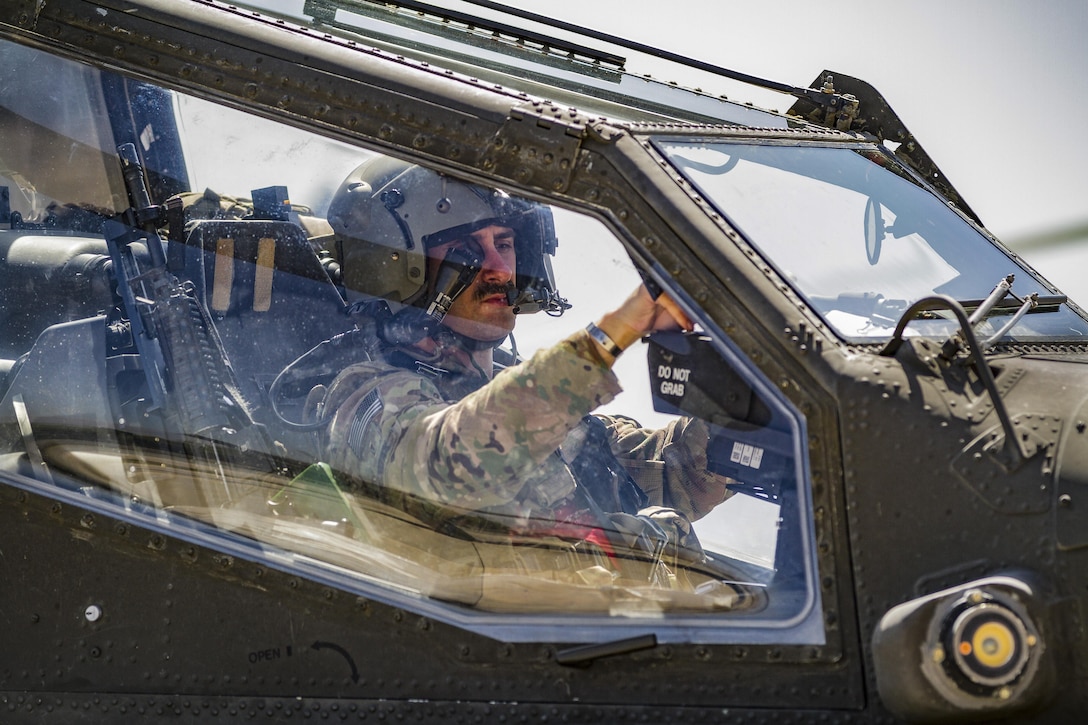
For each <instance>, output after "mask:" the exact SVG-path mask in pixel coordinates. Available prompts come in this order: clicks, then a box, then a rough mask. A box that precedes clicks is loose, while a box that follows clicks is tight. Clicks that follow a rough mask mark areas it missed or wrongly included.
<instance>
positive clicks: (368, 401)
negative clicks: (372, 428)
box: [348, 388, 382, 458]
mask: <svg viewBox="0 0 1088 725" xmlns="http://www.w3.org/2000/svg"><path fill="white" fill-rule="evenodd" d="M381 411H382V396H381V395H379V394H378V389H377V388H375V389H374V390H371V391H370V392H369V393H367V396H366V397H365V398H363V400H362V402H361V403H359V406H358V407H357V408H356V409H355V418H354V419H352V421H351V425H350V426H349V427H348V447H349V448H351V452H352V453H354V454H355V456H356V457H357V458H362V457H363V442H364V441H365V440H366V429H367V426H369V425H370V424H371V423H372V422H373V421H374V418H375V416H377V415H378V413H380V412H381Z"/></svg>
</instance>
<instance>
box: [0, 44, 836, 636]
mask: <svg viewBox="0 0 1088 725" xmlns="http://www.w3.org/2000/svg"><path fill="white" fill-rule="evenodd" d="M0 57H2V58H3V61H4V62H3V63H2V64H0V65H2V66H3V70H0V74H3V75H5V78H6V76H8V75H10V76H11V78H10V79H7V80H10V81H11V82H10V83H8V82H7V81H5V83H4V84H0V88H3V89H5V90H7V89H13V90H18V87H19V83H18V82H17V78H20V77H26V76H25V74H24V75H20V74H19V72H18V69H19V68H25V67H27V66H28V65H30V64H39V66H38V67H41V65H42V64H50V65H52V66H56V67H55V68H53V71H55V73H54V77H56V78H58V79H66V80H65V81H64V83H65V84H66V87H67V88H68V89H69V90H73V89H78V90H80V94H79V95H78V96H76V97H78V98H81V99H82V105H80V104H77V103H75V102H74V101H73V96H74V95H75V94H72V93H69V94H64V95H62V96H57V97H56V98H57V99H59V98H61V97H63V99H64V112H63V113H59V112H57V108H55V106H57V103H58V102H59V101H57V100H56V99H52V98H50V97H43V96H41V95H40V94H22V93H17V92H13V93H11V94H7V93H5V94H4V95H2V96H0V128H2V129H3V134H4V137H5V138H7V139H21V140H25V141H26V143H20V144H12V145H10V146H11V147H12V148H14V147H17V148H18V152H17V153H16V152H15V151H7V150H5V152H4V156H5V158H3V159H2V161H3V167H2V168H0V177H2V185H3V187H4V188H5V189H6V194H5V196H4V198H3V208H2V209H0V211H2V212H3V214H2V216H0V223H2V228H0V252H2V253H0V257H2V261H3V264H2V268H0V274H2V275H3V279H4V284H3V285H2V287H0V294H2V295H3V296H4V299H3V305H2V312H0V357H2V358H3V360H4V363H3V365H2V366H0V370H2V372H3V379H2V382H0V398H2V399H0V429H2V432H3V438H2V450H0V461H2V463H0V465H2V467H3V469H4V471H5V476H7V477H8V478H12V479H14V480H17V481H19V482H20V485H25V486H27V487H30V488H34V489H40V488H48V489H49V490H50V491H51V495H55V496H60V497H62V498H64V497H67V498H69V499H75V500H80V501H83V502H88V501H89V502H90V503H84V504H83V505H93V506H96V507H98V508H100V509H101V510H103V511H104V512H107V513H109V514H110V515H116V516H119V517H121V518H126V517H128V518H131V519H133V520H138V521H139V522H140V524H141V525H143V526H149V527H152V528H158V529H161V530H163V531H167V532H169V533H170V534H171V535H174V536H180V537H182V538H188V539H190V540H193V541H199V542H202V543H207V542H213V543H214V545H215V546H219V547H226V548H227V549H229V550H231V551H233V552H235V554H236V555H238V556H241V557H243V558H248V559H252V560H254V561H259V562H262V563H264V564H267V565H269V566H274V567H277V568H281V569H286V570H289V571H292V572H297V573H300V574H302V575H304V576H307V577H311V578H316V579H318V580H321V581H328V582H332V583H334V584H335V585H336V586H339V587H343V588H346V589H348V590H350V591H354V592H356V593H358V594H359V595H361V596H363V595H365V596H368V597H375V598H378V599H382V600H385V601H390V602H394V603H397V604H398V605H403V606H409V607H411V608H413V609H414V610H417V611H420V612H423V613H425V614H426V615H427V616H431V617H434V618H437V619H442V620H446V621H452V622H455V623H457V624H458V625H459V626H464V627H466V628H469V629H474V630H477V631H482V632H486V633H488V634H493V635H495V636H502V637H507V638H512V639H526V638H533V639H545V640H546V639H562V638H569V637H570V636H571V634H572V632H582V634H581V635H579V636H582V637H589V638H600V637H602V636H607V637H608V638H611V639H618V638H622V637H625V636H628V635H631V634H637V633H639V632H641V631H644V630H645V627H646V626H647V623H650V622H653V626H654V630H655V632H656V636H657V638H658V639H659V640H661V641H667V640H669V639H670V638H673V639H678V640H684V641H704V640H705V641H738V642H749V641H757V642H758V641H765V642H792V643H810V642H811V643H815V642H819V641H821V640H822V638H823V624H822V616H821V604H820V592H819V587H818V586H817V585H816V577H815V567H814V553H813V548H814V542H813V523H812V517H813V512H812V506H811V503H810V501H809V493H808V488H807V485H806V476H807V473H806V456H805V452H804V448H805V444H804V441H805V429H804V420H803V417H802V416H801V415H800V414H799V413H798V412H797V411H796V410H795V409H794V408H793V406H792V405H790V404H789V403H788V402H786V401H785V399H784V398H783V397H782V396H781V395H780V394H779V393H778V392H777V391H776V390H775V389H774V386H773V385H771V384H770V383H769V382H768V381H767V380H765V379H764V378H763V377H762V375H761V374H760V373H759V372H758V370H757V368H756V367H755V366H754V365H752V364H751V363H750V362H749V361H747V360H745V358H744V356H743V355H742V354H741V353H740V352H739V351H738V350H737V348H736V347H735V346H734V345H733V344H732V343H731V341H730V340H729V339H728V337H727V336H725V335H723V334H722V333H721V332H720V331H719V330H717V329H716V328H714V326H713V325H711V324H710V323H709V322H707V321H705V319H704V318H702V317H701V316H700V313H699V311H698V308H697V307H692V308H691V309H690V313H691V314H693V315H694V316H695V318H696V319H697V322H698V326H697V329H696V331H695V332H694V333H690V334H660V335H654V336H651V337H650V338H649V339H648V341H647V342H646V343H645V344H637V345H635V346H634V347H633V348H632V349H631V350H630V351H629V352H628V353H627V354H625V355H624V356H623V358H622V359H621V360H620V361H619V362H618V363H617V367H616V368H615V372H616V374H617V376H618V378H619V379H620V381H621V384H622V385H623V387H624V388H625V389H626V392H625V393H623V394H622V395H620V396H618V398H617V400H616V401H615V402H614V403H611V404H609V405H607V406H605V407H603V408H601V409H599V410H597V411H595V412H596V413H599V414H601V415H604V416H620V415H622V416H623V419H624V420H632V421H637V425H638V426H639V427H640V428H641V427H645V428H647V429H657V428H660V427H662V426H666V425H669V424H670V422H672V421H677V420H692V421H697V422H698V424H697V426H696V427H697V430H698V431H699V432H700V435H701V440H700V443H699V446H697V447H696V448H692V449H690V450H689V449H687V448H684V449H683V450H681V449H680V448H677V449H676V450H674V451H672V452H671V453H668V454H667V455H670V456H672V455H675V456H688V457H690V456H696V458H697V459H698V460H697V464H698V466H699V467H700V468H701V470H704V471H707V472H709V473H710V474H711V475H713V476H715V477H717V478H716V480H718V481H719V483H720V486H721V488H720V490H719V491H718V492H717V493H715V496H716V499H717V500H718V501H720V503H718V504H717V505H716V506H714V507H713V510H708V511H704V510H699V511H697V512H694V513H692V515H691V517H690V518H692V519H694V523H693V527H694V531H695V533H696V534H697V540H698V546H695V547H687V548H684V547H675V546H673V547H669V546H667V537H662V536H661V535H660V532H658V531H657V530H656V529H655V528H654V526H651V525H649V524H645V523H641V524H635V525H632V524H631V522H630V521H629V520H626V519H625V522H626V523H625V524H624V525H616V526H615V527H614V528H612V527H610V525H608V524H606V523H602V522H600V521H598V522H595V523H594V524H593V525H592V526H589V527H588V528H589V529H596V530H598V531H602V532H603V533H601V534H600V535H599V536H598V537H597V538H596V539H595V538H594V536H592V535H590V536H587V534H586V532H587V528H586V527H585V526H582V527H574V528H568V529H564V528H563V527H558V528H557V527H551V528H550V529H549V530H547V531H543V533H542V528H541V527H539V526H538V527H536V528H535V529H533V527H528V528H525V527H521V528H519V527H517V526H514V525H512V524H511V523H510V521H509V520H508V519H505V518H502V517H498V516H496V515H488V513H487V512H478V511H477V512H465V511H460V512H458V515H457V516H455V517H451V516H440V517H438V518H439V519H440V520H441V525H435V522H434V520H433V519H428V517H427V512H433V510H434V508H435V506H436V505H437V503H436V502H435V501H430V500H423V499H418V500H413V501H411V502H410V504H409V505H405V504H404V501H405V498H404V497H400V498H397V499H396V500H390V498H389V497H388V496H386V495H385V494H384V492H383V491H382V490H381V487H380V486H377V485H376V482H374V481H366V480H357V478H356V477H354V476H353V475H352V471H346V470H337V469H336V468H335V467H333V466H330V465H329V464H328V463H327V461H326V457H325V455H324V450H323V448H322V437H321V436H322V431H321V429H320V423H321V420H320V417H317V418H315V417H313V416H312V415H311V414H310V412H311V409H310V407H309V406H311V397H312V394H313V391H315V390H318V389H320V388H321V386H327V385H328V384H329V383H330V382H331V381H332V379H333V378H334V377H335V376H336V374H337V373H338V372H340V370H342V369H343V368H344V367H345V366H347V365H349V364H351V363H352V362H354V361H357V360H358V359H361V358H365V357H366V356H367V355H370V354H372V351H371V350H369V349H368V346H367V343H366V340H367V328H366V326H365V324H364V323H362V322H361V321H360V320H361V318H360V315H359V313H360V310H361V309H362V308H361V307H360V306H359V305H358V304H355V303H357V302H358V296H357V295H355V294H354V293H353V290H352V289H351V288H350V286H349V285H347V284H345V282H344V278H343V274H342V265H343V262H344V257H343V250H342V249H340V248H338V246H337V245H338V243H339V242H338V239H337V235H336V233H335V232H334V230H333V228H332V225H331V224H330V223H329V221H328V217H329V207H330V203H331V199H332V198H333V196H334V193H335V190H336V188H337V186H338V185H339V184H340V183H341V180H343V179H344V178H346V177H347V176H348V175H349V173H350V172H351V170H352V169H354V168H355V167H357V166H358V165H359V164H360V163H361V162H363V161H365V160H367V159H373V158H376V157H378V156H380V155H379V154H377V153H376V152H375V151H373V150H366V149H360V148H356V147H353V146H350V145H348V144H346V143H342V142H340V141H336V140H331V139H328V138H323V137H320V136H317V135H315V134H312V133H308V132H303V131H300V130H298V129H294V128H291V127H288V126H286V125H283V124H279V123H276V122H273V121H270V120H266V119H262V118H258V117H256V116H252V115H249V114H245V113H243V112H241V111H238V110H234V109H229V108H225V107H221V106H217V105H216V104H214V103H211V102H209V101H206V100H201V99H198V98H195V97H192V96H187V95H185V94H182V93H178V92H174V91H170V90H167V89H164V88H160V87H156V86H154V85H151V84H147V83H142V82H134V81H131V80H125V79H122V78H120V77H118V76H115V75H113V74H111V73H109V72H107V71H104V70H100V69H96V68H92V67H90V66H83V65H81V64H79V63H76V62H74V61H68V60H63V59H60V58H57V57H54V56H46V55H44V54H41V53H39V52H38V51H34V50H31V49H28V48H23V47H20V46H16V45H13V44H9V43H4V44H3V45H0ZM58 82H60V81H59V80H58ZM118 104H123V105H124V107H125V108H126V113H132V114H135V116H136V117H137V118H138V121H139V122H138V124H137V125H138V127H139V128H141V129H142V133H141V135H140V136H139V137H138V138H137V139H136V140H135V143H131V144H127V145H126V144H120V145H118V144H116V143H115V141H116V134H115V131H114V124H115V123H116V122H117V120H116V118H114V117H113V115H112V113H113V111H111V110H110V109H115V108H117V107H118ZM269 149H275V153H269V151H268V150H269ZM66 151H67V153H68V154H69V155H71V154H73V153H78V155H79V158H80V159H81V163H80V164H79V168H80V175H79V177H78V178H72V176H71V174H70V171H69V170H70V168H72V167H71V166H70V165H69V164H68V163H64V164H60V163H58V162H57V161H56V159H57V157H58V155H60V154H62V153H65V152H66ZM549 214H550V215H551V216H549V218H552V217H553V218H554V237H555V238H556V239H558V241H559V245H558V247H557V249H556V250H555V254H554V260H552V262H553V263H554V279H555V284H556V287H557V289H558V290H559V292H560V293H561V294H562V295H563V305H564V306H566V307H569V308H570V310H569V311H566V314H564V315H562V317H558V316H553V315H548V314H543V315H519V321H518V324H517V329H516V331H515V333H514V335H513V336H512V337H511V339H510V340H509V341H508V342H507V343H506V347H507V348H508V349H507V350H506V351H505V352H504V353H503V354H504V355H505V358H504V359H506V360H507V361H508V362H510V363H513V362H515V361H516V360H517V359H520V358H527V357H530V356H531V355H532V354H533V352H534V351H537V350H540V349H543V348H546V347H548V346H549V345H552V344H554V343H555V341H556V340H557V339H561V338H562V337H563V336H565V335H569V334H571V333H572V332H574V331H576V330H579V329H581V328H583V327H584V326H585V323H586V321H587V320H590V319H594V315H597V314H599V313H600V311H602V310H607V309H608V306H609V305H610V304H614V303H615V302H616V301H617V299H618V298H620V297H621V296H622V294H626V291H625V290H627V289H634V288H637V287H638V286H639V285H640V284H643V283H644V280H649V284H651V285H658V284H661V283H665V284H667V280H666V278H665V277H664V276H663V275H662V274H661V272H660V269H655V268H654V266H653V265H652V264H650V263H648V262H647V261H646V260H644V259H640V258H638V257H636V256H634V255H633V254H632V252H631V247H630V245H629V243H628V242H627V240H625V238H624V237H623V234H622V232H620V231H618V230H617V229H616V228H615V227H614V226H611V225H610V223H608V222H607V220H604V219H601V218H599V217H596V216H594V215H592V214H590V213H587V212H585V211H580V210H576V209H565V208H561V207H551V209H550V212H549ZM621 291H622V292H621ZM564 311H565V310H564ZM285 371H290V372H289V374H287V375H286V376H285V375H284V373H285ZM658 475H661V474H658ZM439 503H440V502H439ZM421 512H422V513H421ZM635 518H637V517H635ZM529 529H533V531H532V533H531V534H530V533H527V531H529ZM560 615H562V616H561V617H560ZM602 633H607V634H602Z"/></svg>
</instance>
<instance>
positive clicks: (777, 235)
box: [665, 140, 1088, 340]
mask: <svg viewBox="0 0 1088 725" xmlns="http://www.w3.org/2000/svg"><path fill="white" fill-rule="evenodd" d="M665 148H666V152H667V153H668V154H669V156H670V158H671V159H672V161H673V163H675V164H676V166H677V167H678V168H679V169H680V170H681V171H682V172H683V173H684V174H686V175H687V176H688V177H689V178H690V179H691V180H692V181H693V182H694V183H696V184H697V185H698V187H699V188H700V189H701V190H702V191H703V193H705V194H706V195H707V196H708V197H709V198H710V199H711V200H712V201H713V202H714V204H715V205H716V206H717V207H718V208H719V209H720V210H721V211H722V213H724V214H725V215H726V216H728V217H729V219H730V220H731V221H732V222H733V223H734V224H736V226H737V227H738V228H739V229H740V230H741V231H742V232H743V233H744V235H745V236H746V237H747V238H748V239H749V240H750V241H751V243H752V244H753V245H754V246H755V247H756V248H758V249H759V250H760V251H761V252H762V253H763V254H764V255H765V256H766V257H767V258H768V260H770V262H771V263H772V264H773V265H774V266H775V267H776V268H777V269H778V270H779V272H780V273H781V274H782V275H783V276H784V277H785V278H786V279H787V280H788V281H789V282H790V283H791V284H792V285H793V286H794V288H795V289H796V290H797V291H798V292H800V293H801V294H802V295H803V296H804V297H805V298H806V299H808V301H809V303H810V304H812V306H813V307H815V308H816V309H817V310H818V311H819V312H821V313H822V314H823V315H824V317H825V319H826V320H827V321H828V322H829V323H830V324H831V325H832V326H833V327H834V328H835V329H836V330H837V331H838V332H839V334H840V335H842V336H843V337H845V338H848V339H860V340H865V339H873V340H878V339H882V338H888V337H890V336H891V334H892V331H893V330H894V328H895V325H896V322H897V321H898V320H899V318H900V316H901V315H902V314H903V313H904V312H905V311H906V309H907V308H908V307H909V306H910V304H911V303H913V302H915V301H917V300H919V299H921V298H923V297H926V296H929V295H933V294H943V295H949V296H951V297H953V298H954V299H957V300H960V301H977V300H982V299H985V298H986V297H987V296H988V295H989V294H990V292H991V290H993V288H994V287H995V286H996V285H997V284H998V282H1000V281H1001V280H1002V279H1004V278H1005V277H1006V276H1008V275H1010V274H1013V275H1015V284H1014V287H1013V292H1014V293H1016V295H1018V296H1019V297H1020V298H1027V297H1028V296H1029V295H1032V294H1038V295H1041V296H1052V295H1054V294H1055V293H1053V292H1052V291H1051V290H1049V289H1047V288H1046V287H1044V286H1043V284H1042V283H1041V282H1040V281H1038V280H1037V279H1036V278H1035V277H1034V276H1033V275H1032V274H1031V273H1029V272H1028V271H1027V270H1026V269H1024V268H1023V267H1022V266H1021V265H1020V263H1019V262H1017V261H1016V260H1013V259H1011V258H1010V257H1009V256H1008V255H1007V254H1005V253H1004V252H1003V251H1002V250H1001V249H999V248H998V247H997V246H995V245H994V244H992V243H991V242H990V241H989V240H988V239H986V238H985V237H984V236H983V235H982V234H980V233H979V232H978V231H977V230H975V229H974V228H973V227H971V225H970V224H968V223H967V222H966V221H964V220H963V219H962V218H961V217H960V216H959V215H958V214H956V213H955V212H954V211H953V210H951V209H949V208H948V207H947V206H946V205H945V204H944V203H942V202H941V201H940V200H939V199H938V198H937V197H936V196H934V195H933V194H931V193H930V192H928V191H926V190H925V189H923V188H922V187H920V186H918V185H917V184H916V183H915V182H914V181H913V180H910V179H908V178H906V177H905V176H904V175H902V174H903V172H901V171H897V170H895V169H894V166H893V165H892V164H891V162H890V161H889V160H888V159H887V157H885V156H884V155H883V154H882V152H881V151H879V150H878V149H876V148H875V147H862V148H859V149H856V150H855V149H844V148H829V147H819V146H804V147H798V146H770V145H756V144H741V143H713V144H703V143H695V142H692V143H677V142H674V141H671V140H670V141H669V142H668V143H667V145H666V147H665ZM1013 312H1015V308H1005V309H1003V310H999V311H998V312H996V313H994V314H992V315H991V317H990V318H989V320H988V321H987V322H986V330H988V331H989V332H990V333H993V332H994V331H997V330H1000V329H1001V327H1002V325H1003V324H1004V323H1005V322H1006V321H1007V320H1008V319H1009V318H1010V317H1011V315H1012V314H1013ZM954 329H955V323H954V322H953V321H951V320H948V319H936V320H921V321H918V322H916V323H913V324H912V325H911V327H909V328H908V334H934V335H940V334H943V335H945V336H947V335H948V334H950V333H951V332H952V331H953V330H954ZM986 330H983V332H986ZM1086 334H1088V324H1086V323H1085V321H1084V320H1083V319H1081V318H1080V317H1079V316H1078V315H1076V314H1075V313H1073V312H1072V311H1071V310H1069V309H1068V308H1067V307H1065V306H1064V305H1063V306H1062V307H1061V309H1060V310H1057V308H1056V306H1046V307H1042V306H1041V307H1040V308H1039V311H1038V313H1037V314H1029V315H1026V316H1025V317H1024V318H1023V319H1022V320H1021V321H1020V322H1019V323H1018V324H1017V325H1016V326H1014V327H1013V329H1012V330H1011V331H1010V332H1009V333H1008V335H1009V338H1011V339H1014V340H1039V339H1069V338H1074V339H1077V338H1081V337H1083V336H1084V335H1086ZM982 336H985V335H982Z"/></svg>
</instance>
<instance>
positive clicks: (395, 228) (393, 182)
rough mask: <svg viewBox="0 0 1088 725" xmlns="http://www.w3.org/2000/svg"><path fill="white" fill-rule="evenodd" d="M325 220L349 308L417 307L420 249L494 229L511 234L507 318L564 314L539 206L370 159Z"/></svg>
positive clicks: (423, 278) (549, 234)
mask: <svg viewBox="0 0 1088 725" xmlns="http://www.w3.org/2000/svg"><path fill="white" fill-rule="evenodd" d="M328 220H329V223H330V224H331V226H332V228H333V231H334V232H335V234H336V239H335V246H336V249H335V252H334V253H335V255H336V256H337V261H338V262H339V263H340V266H341V274H342V277H341V279H342V281H343V284H344V287H345V289H346V292H347V294H348V297H349V301H357V300H360V299H366V298H380V299H382V300H385V301H386V302H387V303H389V304H390V306H391V307H393V308H394V309H395V308H397V307H399V306H409V305H410V306H416V307H425V306H426V305H427V304H428V303H429V301H430V300H429V299H428V294H429V293H431V292H433V290H432V289H431V287H433V283H434V280H428V279H427V274H428V265H427V250H428V248H429V247H433V246H436V245H439V244H442V243H445V242H447V241H450V240H452V239H456V238H457V237H459V236H463V235H465V234H469V233H472V232H473V231H476V230H478V229H482V228H483V227H485V226H488V225H491V224H499V225H502V226H508V227H510V228H512V229H513V230H514V240H515V241H514V244H515V249H516V252H517V269H516V271H515V283H514V289H512V290H510V292H509V293H508V294H507V298H508V300H509V301H510V304H511V305H512V306H513V307H514V312H515V313H519V314H524V313H530V312H537V311H539V310H545V311H546V312H548V313H549V314H562V312H563V310H565V309H567V308H568V307H569V305H568V304H567V303H566V301H565V300H563V299H562V298H561V297H559V295H558V294H557V293H556V291H555V282H554V275H553V273H552V267H551V257H552V256H554V254H555V249H556V245H557V240H556V238H555V224H554V221H553V218H552V212H551V209H550V208H549V207H547V206H545V205H543V204H539V203H536V202H533V201H529V200H527V199H523V198H520V197H516V196H511V195H509V194H507V193H505V192H503V191H500V190H498V189H490V188H487V187H483V186H479V185H477V184H471V183H466V182H463V181H458V180H457V179H454V178H452V177H450V176H447V175H445V174H440V173H438V172H435V171H431V170H430V169H426V168H423V167H421V166H417V165H414V164H410V163H408V162H405V161H401V160H399V159H395V158H389V157H377V158H374V159H370V160H368V161H366V162H364V163H363V164H361V165H360V166H359V167H358V168H356V169H355V170H354V171H352V172H351V174H349V175H348V177H347V178H346V179H344V181H343V183H342V184H341V185H340V188H339V189H338V190H337V191H336V194H335V195H334V197H333V200H332V203H331V204H330V206H329V213H328ZM353 298H354V299H353Z"/></svg>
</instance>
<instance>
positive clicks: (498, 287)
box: [472, 282, 514, 301]
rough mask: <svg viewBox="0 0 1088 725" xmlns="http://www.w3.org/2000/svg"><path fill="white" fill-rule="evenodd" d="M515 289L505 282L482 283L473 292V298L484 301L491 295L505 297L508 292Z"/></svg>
mask: <svg viewBox="0 0 1088 725" xmlns="http://www.w3.org/2000/svg"><path fill="white" fill-rule="evenodd" d="M512 289H514V285H513V284H512V283H504V282H480V283H478V284H477V285H476V286H475V287H474V288H473V290H472V297H473V299H475V300H476V301H481V300H484V299H486V298H488V297H490V296H491V295H505V294H506V292H507V290H512Z"/></svg>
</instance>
